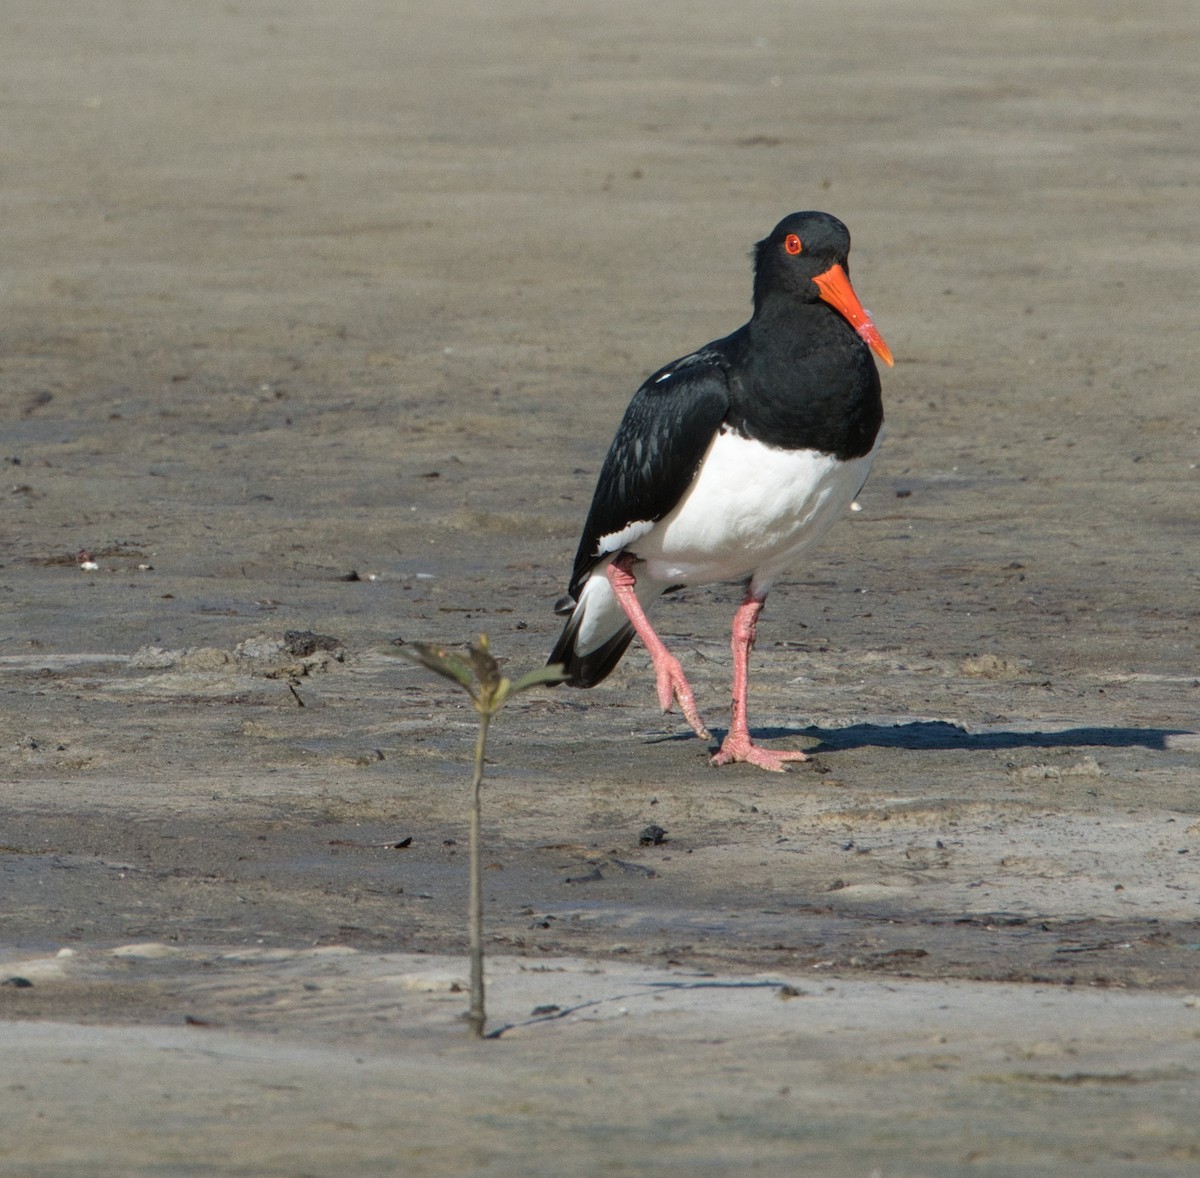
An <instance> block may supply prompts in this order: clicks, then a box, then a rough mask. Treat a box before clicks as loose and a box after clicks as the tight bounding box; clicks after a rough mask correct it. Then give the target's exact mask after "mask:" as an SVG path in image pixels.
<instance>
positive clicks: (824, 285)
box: [813, 265, 893, 368]
mask: <svg viewBox="0 0 1200 1178" xmlns="http://www.w3.org/2000/svg"><path fill="white" fill-rule="evenodd" d="M813 282H815V283H816V284H817V289H818V290H819V291H820V292H821V298H823V299H824V300H825V301H826V302H827V303H828V304H829V305H830V306H831V307H834V308H836V309H837V310H838V311H840V312H841V313H842V314H843V315H844V316H845V317H846V319H848V320H849V321H850V326H851V327H853V328H854V330H855V331H857V332H858V334H859V335H860V336H861V337H862V340H863V343H865V344H866V345H867V346H868V347H869V348H870V349H871V351H872V352H874V353H875V355H876V356H878V357H879V358H880V359H881V360H882V361H883V362H884V363H885V364H886V365H887V366H888V367H889V368H891V366H892V364H893V360H892V349H891V348H889V347H888V346H887V344H885V343H884V342H883V336H881V335H880V334H879V332H878V330H877V329H876V327H875V324H874V323H872V322H871V316H870V315H868V314H867V313H866V311H865V310H863V305H862V303H860V302H859V301H858V295H856V294H855V293H854V287H852V286H851V285H850V277H849V275H848V274H847V273H846V271H845V270H843V269H842V268H841V266H837V265H834V266H830V267H829V269H828V270H826V271H825V273H824V274H818V275H817V276H816V278H814V279H813Z"/></svg>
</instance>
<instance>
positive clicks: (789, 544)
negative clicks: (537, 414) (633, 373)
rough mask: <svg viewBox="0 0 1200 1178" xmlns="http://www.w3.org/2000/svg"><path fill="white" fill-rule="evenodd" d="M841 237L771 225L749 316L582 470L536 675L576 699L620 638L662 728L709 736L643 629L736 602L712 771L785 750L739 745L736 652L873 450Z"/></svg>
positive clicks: (876, 386)
mask: <svg viewBox="0 0 1200 1178" xmlns="http://www.w3.org/2000/svg"><path fill="white" fill-rule="evenodd" d="M849 253H850V232H849V230H848V229H847V228H846V226H845V225H844V224H842V222H841V221H839V220H838V219H837V218H836V217H834V216H832V215H831V214H829V213H823V212H815V211H809V212H798V213H792V214H790V215H789V216H787V217H784V218H783V220H782V221H780V222H779V224H778V225H776V226H775V228H774V229H772V230H771V232H770V234H769V235H768V236H767V237H765V238H763V240H762V241H760V242H758V243H757V244H756V245H755V246H754V249H753V252H752V258H753V268H754V281H753V300H752V301H753V313H752V315H751V317H750V319H749V320H748V321H747V322H746V323H745V324H743V325H742V326H741V327H739V328H738V329H737V330H736V331H734V332H733V333H732V334H730V335H727V336H724V337H722V338H721V339H717V340H714V341H713V342H711V343H709V344H706V345H705V346H704V347H702V348H699V349H698V350H696V351H694V352H691V353H689V354H688V355H686V356H683V357H681V358H680V359H678V360H674V361H672V362H671V363H670V364H667V365H665V366H664V367H662V368H659V369H658V370H657V371H656V372H654V373H652V374H651V375H650V376H649V377H647V379H646V380H645V382H644V383H643V384H642V385H641V387H640V388H639V389H638V390H637V392H636V393H635V394H634V396H633V399H632V400H631V401H630V403H629V406H628V408H627V409H626V411H625V415H624V417H623V418H622V420H621V423H620V425H619V427H618V429H617V432H616V436H615V438H614V439H613V442H612V445H611V447H610V448H609V451H608V454H607V456H606V457H605V459H604V462H603V465H602V466H601V468H600V474H599V477H598V479H597V483H596V490H595V495H594V496H593V498H592V502H591V507H590V509H589V510H588V514H587V518H586V520H585V522H584V525H583V533H582V536H581V538H580V541H579V548H578V551H577V553H576V556H575V563H574V568H573V570H572V574H571V579H570V584H569V588H568V591H567V594H566V595H565V596H564V597H563V598H561V599H560V600H559V602H558V603H557V604H556V606H555V612H556V613H558V614H560V615H565V616H566V622H565V625H564V627H563V630H562V634H561V636H560V637H559V639H558V642H557V643H556V644H555V646H554V649H553V651H552V652H551V654H550V657H549V659H548V663H549V664H550V665H552V666H553V665H558V666H559V667H560V668H561V674H562V675H563V679H564V682H566V683H567V684H569V685H571V686H575V687H593V686H595V685H596V684H597V683H600V682H601V681H602V680H603V679H604V678H605V677H606V676H608V675H609V674H610V673H611V672H612V670H613V668H614V667H616V665H617V663H618V662H619V661H620V659H621V656H622V655H623V654H624V653H625V650H626V648H627V647H628V646H629V644H630V642H631V641H632V640H633V637H634V635H635V634H636V635H637V636H638V637H639V638H640V639H641V641H642V643H643V645H644V646H645V648H646V650H647V651H648V652H649V654H650V658H651V660H652V662H653V666H654V672H655V679H656V685H657V691H658V700H659V703H660V704H661V706H662V709H663V711H664V712H668V711H670V710H671V707H672V705H673V704H678V706H679V709H680V711H681V713H682V715H683V717H684V719H685V720H686V721H687V722H688V724H689V725H690V726H691V728H692V730H693V731H694V732H695V733H696V735H697V736H699V737H700V738H701V739H703V740H706V741H710V740H712V736H711V734H710V732H709V730H708V728H707V727H706V726H705V724H704V723H703V721H702V720H701V718H700V713H699V711H698V709H697V704H696V697H695V693H694V692H693V691H692V688H691V685H690V684H689V683H688V681H687V678H686V676H685V674H684V671H683V667H682V665H681V664H680V662H679V660H678V659H677V658H676V657H675V656H674V655H673V654H671V652H670V651H669V650H668V649H667V647H666V645H665V643H664V642H663V641H662V639H661V638H660V637H659V635H658V634H657V633H656V632H655V630H654V627H653V626H652V625H651V622H650V619H649V616H648V614H649V610H650V608H651V606H652V605H653V603H654V602H655V601H656V600H657V599H658V598H659V597H661V596H662V595H663V594H664V593H668V592H675V591H677V590H679V589H682V588H685V587H688V586H697V585H706V584H716V583H735V584H741V585H742V586H743V587H744V595H743V597H742V601H741V604H740V605H739V606H738V608H737V610H736V611H735V613H734V616H733V625H732V634H731V642H730V645H731V650H732V655H733V689H732V704H731V712H730V724H729V728H728V729H727V731H726V734H725V737H724V739H723V740H722V741H721V744H720V746H719V748H718V749H717V751H716V753H715V754H714V755H713V756H712V758H711V763H712V764H714V765H725V764H731V763H738V762H743V763H748V764H751V765H755V766H758V767H759V768H761V769H767V770H772V771H776V772H782V771H783V769H784V767H785V765H786V764H787V763H789V762H795V761H804V760H806V759H807V757H806V756H805V754H804V753H803V752H802V751H800V750H778V749H773V748H766V747H764V746H762V745H759V744H756V743H755V742H754V740H753V738H752V737H751V734H750V728H749V720H748V716H747V694H748V684H749V660H750V651H751V649H752V647H753V646H754V642H755V638H756V635H757V625H758V619H759V615H760V613H761V612H762V608H763V604H764V603H765V601H766V599H767V595H768V593H769V592H770V590H771V588H772V586H773V584H774V583H775V582H776V580H777V579H778V578H779V577H780V576H781V575H783V574H785V573H787V572H788V571H789V570H790V569H792V568H794V567H795V566H796V563H797V561H798V560H799V558H800V556H801V554H802V553H803V552H804V551H805V550H806V549H808V548H809V547H810V546H811V545H812V544H814V543H815V542H816V541H817V540H819V539H820V538H821V537H822V536H823V535H824V534H825V533H826V532H827V531H828V530H829V528H830V527H831V526H832V525H833V524H834V523H835V522H836V521H837V519H838V518H839V517H840V516H842V515H843V514H844V513H845V512H846V511H847V509H848V508H849V507H850V505H851V503H852V502H853V501H854V500H855V499H856V498H857V497H858V494H859V492H860V491H861V489H862V487H863V484H864V483H865V482H866V479H867V475H868V473H869V471H870V469H871V462H872V460H873V459H874V457H875V453H876V451H877V449H878V446H879V438H880V431H881V428H882V425H883V402H882V396H881V388H880V379H879V370H878V368H877V367H876V364H875V358H876V357H878V358H879V359H880V360H881V361H882V362H883V363H884V364H886V365H888V366H889V367H890V366H891V365H892V363H893V360H892V353H891V351H890V349H889V348H888V346H887V344H886V343H884V340H883V337H882V336H881V335H880V333H879V331H878V330H877V328H876V327H875V324H874V323H873V321H872V319H871V317H870V315H869V314H868V312H867V311H866V310H865V309H864V308H863V306H862V304H861V303H860V302H859V299H858V296H857V295H856V294H855V292H854V288H853V287H852V286H851V284H850V265H849V260H848V257H849Z"/></svg>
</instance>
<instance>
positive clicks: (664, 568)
mask: <svg viewBox="0 0 1200 1178" xmlns="http://www.w3.org/2000/svg"><path fill="white" fill-rule="evenodd" d="M874 457H875V451H874V450H872V451H871V453H870V454H867V455H864V456H863V457H862V458H852V459H850V460H849V461H848V462H843V461H840V460H839V459H837V458H834V457H832V456H831V455H829V454H819V453H817V452H816V451H814V450H781V449H777V448H776V447H773V446H768V445H766V444H765V443H763V442H758V441H754V440H753V439H751V438H746V437H743V436H742V435H740V434H737V433H734V432H733V431H732V430H724V431H722V432H721V433H719V434H718V435H717V436H716V437H715V438H714V439H713V441H712V444H711V445H710V446H709V448H708V452H707V453H706V454H705V456H704V460H703V462H702V463H701V464H700V468H699V470H698V471H697V473H696V477H695V479H694V480H693V481H692V485H691V487H690V488H689V489H688V492H687V494H686V495H685V496H684V497H683V499H682V500H681V501H680V502H679V505H678V506H677V507H676V508H675V510H674V511H672V512H671V514H670V515H668V516H666V517H665V518H664V519H663V520H661V521H660V522H659V523H658V524H656V525H655V526H654V528H653V529H652V530H651V531H650V532H649V534H648V535H646V536H645V537H639V538H638V539H637V540H636V541H635V542H634V543H632V544H630V545H629V548H630V550H631V551H633V552H634V553H635V554H636V555H637V556H638V557H639V558H640V559H641V560H643V561H645V562H646V564H645V567H644V575H645V576H648V577H649V578H651V579H652V580H655V581H658V582H661V583H662V584H664V585H670V584H686V585H701V584H707V583H709V582H714V581H738V580H743V579H745V578H747V577H753V579H754V587H755V588H756V589H761V590H764V591H765V590H766V589H767V588H768V587H769V586H770V584H771V582H772V581H773V580H774V579H775V578H776V577H777V576H778V575H779V574H780V573H782V572H783V571H785V570H786V569H787V568H788V567H789V566H790V565H791V564H792V563H793V562H794V561H795V559H796V558H797V557H798V556H799V554H800V553H801V552H802V551H803V550H804V549H805V548H807V547H808V546H809V545H810V544H812V543H814V542H815V541H817V540H819V539H820V538H821V536H823V535H824V534H825V532H827V531H828V530H829V528H830V527H831V526H832V525H833V524H834V522H835V521H836V520H838V519H839V518H840V517H841V516H842V515H843V513H844V512H845V511H846V510H847V509H848V508H849V506H850V504H851V502H853V500H854V497H855V495H857V494H858V492H859V490H860V489H861V488H862V485H863V483H864V482H865V481H866V478H867V473H868V472H869V471H870V469H871V461H872V459H873V458H874Z"/></svg>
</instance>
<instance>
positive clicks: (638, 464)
mask: <svg viewBox="0 0 1200 1178" xmlns="http://www.w3.org/2000/svg"><path fill="white" fill-rule="evenodd" d="M720 342H722V343H723V342H724V341H720ZM728 411H729V376H728V364H727V361H726V359H725V357H724V356H723V355H722V354H721V352H720V351H717V350H714V349H713V348H712V347H710V348H705V349H704V350H702V351H699V352H694V353H692V355H690V356H684V357H683V358H682V359H680V360H676V361H675V362H674V363H673V364H668V365H667V366H666V367H665V368H660V369H659V370H658V371H657V372H656V373H655V374H654V375H653V376H651V377H650V378H649V379H648V380H647V381H646V383H645V384H643V385H642V387H641V388H640V389H638V391H637V392H636V393H635V394H634V396H633V400H632V401H630V403H629V408H628V409H626V410H625V416H624V417H623V418H622V419H621V424H620V426H619V427H618V429H617V436H616V437H615V438H614V439H613V444H612V446H611V447H610V448H609V451H608V456H607V457H606V458H605V459H604V465H603V466H602V467H601V468H600V477H599V479H598V480H597V483H596V494H595V496H594V497H593V499H592V506H591V509H590V510H589V511H588V516H587V521H586V522H585V523H584V525H583V537H582V538H581V539H580V541H579V551H578V552H577V553H576V555H575V568H574V571H573V572H572V575H571V588H570V595H571V597H572V598H575V599H576V600H578V597H579V593H580V590H581V589H582V587H583V583H584V581H585V580H586V579H587V576H588V574H589V573H590V572H591V570H592V569H593V568H594V567H595V565H596V563H597V561H599V560H600V558H601V557H603V556H607V555H609V554H610V553H612V552H615V551H617V550H618V549H619V548H620V547H623V545H620V544H611V545H603V550H602V541H604V539H605V538H606V537H613V536H617V535H619V534H620V533H621V532H623V531H625V529H626V528H628V527H630V525H632V524H636V523H640V522H644V523H647V524H649V523H655V522H657V521H658V520H660V519H662V518H663V517H664V516H666V515H669V514H670V513H671V510H672V509H673V508H674V507H675V505H676V504H677V503H678V502H679V500H680V498H681V497H682V496H683V493H684V491H686V490H687V488H688V484H689V483H691V481H692V478H693V477H694V476H695V474H696V468H697V467H698V466H699V465H700V460H701V459H702V458H703V457H704V452H705V451H706V450H707V449H708V445H709V443H710V442H711V441H712V438H713V434H715V433H716V431H717V429H718V428H719V426H720V425H721V422H722V421H723V420H724V419H725V415H726V414H727V413H728ZM563 604H564V605H566V604H567V603H565V602H564V603H563Z"/></svg>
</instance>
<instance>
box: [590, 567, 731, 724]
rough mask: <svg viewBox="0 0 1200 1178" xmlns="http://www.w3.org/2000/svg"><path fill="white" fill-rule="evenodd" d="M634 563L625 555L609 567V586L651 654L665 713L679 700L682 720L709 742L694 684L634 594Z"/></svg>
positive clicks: (635, 580) (660, 699) (635, 581)
mask: <svg viewBox="0 0 1200 1178" xmlns="http://www.w3.org/2000/svg"><path fill="white" fill-rule="evenodd" d="M635 563H636V562H635V560H634V558H633V557H632V556H631V555H630V554H629V553H627V552H624V553H622V554H621V555H620V556H618V557H617V559H616V560H614V561H613V562H612V564H610V565H609V566H608V569H607V570H606V575H607V577H608V581H609V584H610V585H612V587H613V593H614V594H615V595H616V598H617V601H618V602H619V603H620V606H621V608H622V609H623V610H624V611H625V616H626V617H627V618H628V619H629V622H630V625H632V626H633V628H634V631H635V632H636V634H637V636H638V637H639V638H640V639H641V640H642V645H644V646H645V648H646V650H647V652H648V653H649V655H650V660H651V662H653V663H654V678H655V681H656V682H657V684H658V702H659V703H660V704H661V705H662V710H663V711H664V712H669V711H670V710H671V704H672V703H674V702H676V701H678V702H679V710H680V711H681V712H682V713H683V718H684V719H685V720H686V721H687V722H688V723H689V724H690V725H691V726H692V731H693V732H694V733H695V734H696V735H697V736H698V737H700V739H701V740H709V739H711V734H710V733H709V731H708V729H707V728H705V727H704V721H703V720H701V719H700V713H699V711H698V710H697V709H696V697H695V695H694V694H693V693H692V688H691V684H689V683H688V681H687V677H686V676H685V675H684V673H683V668H682V667H681V666H680V665H679V660H678V659H677V658H676V657H675V656H674V655H673V654H672V653H671V652H670V651H669V650H667V648H666V646H664V645H663V640H662V639H661V638H659V636H658V635H657V634H656V633H655V632H654V627H653V626H652V625H650V619H649V618H648V617H646V611H645V610H644V609H642V605H641V602H640V601H638V599H637V594H636V593H635V592H634V586H635V585H636V584H637V578H636V577H634V575H633V572H632V568H633V565H634V564H635Z"/></svg>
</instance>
